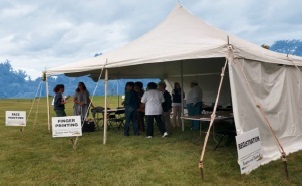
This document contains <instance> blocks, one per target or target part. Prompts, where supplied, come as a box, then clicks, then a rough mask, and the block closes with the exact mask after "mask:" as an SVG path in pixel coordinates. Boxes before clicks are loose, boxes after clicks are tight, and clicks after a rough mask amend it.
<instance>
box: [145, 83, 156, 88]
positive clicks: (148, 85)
mask: <svg viewBox="0 0 302 186" xmlns="http://www.w3.org/2000/svg"><path fill="white" fill-rule="evenodd" d="M147 88H148V90H151V89H157V84H156V83H154V82H149V83H148V84H147Z"/></svg>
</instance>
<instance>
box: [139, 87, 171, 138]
mask: <svg viewBox="0 0 302 186" xmlns="http://www.w3.org/2000/svg"><path fill="white" fill-rule="evenodd" d="M147 88H148V91H146V92H145V93H144V95H143V97H142V100H141V102H142V103H144V104H145V115H146V123H147V138H152V137H153V133H154V128H153V124H154V119H155V121H156V124H157V127H158V128H159V130H160V132H161V133H162V135H163V136H162V137H166V136H168V133H167V132H166V129H165V126H164V124H163V122H162V120H161V115H162V113H163V108H162V103H163V102H165V99H164V96H163V94H162V92H160V91H159V90H158V89H157V84H156V83H154V82H150V83H148V85H147Z"/></svg>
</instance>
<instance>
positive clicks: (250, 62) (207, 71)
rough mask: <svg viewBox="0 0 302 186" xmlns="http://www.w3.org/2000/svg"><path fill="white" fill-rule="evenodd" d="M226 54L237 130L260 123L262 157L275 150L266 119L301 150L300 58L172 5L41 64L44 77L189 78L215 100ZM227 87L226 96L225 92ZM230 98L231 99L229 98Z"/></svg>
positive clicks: (289, 146)
mask: <svg viewBox="0 0 302 186" xmlns="http://www.w3.org/2000/svg"><path fill="white" fill-rule="evenodd" d="M226 60H227V61H228V78H225V80H226V82H227V83H226V84H227V85H226V86H224V87H223V89H222V93H221V95H222V102H223V103H224V104H228V103H230V100H231V102H232V105H233V112H234V118H235V123H236V129H237V132H238V134H241V133H243V132H247V131H249V130H251V129H254V128H257V127H258V128H259V130H260V137H261V140H262V148H263V149H262V153H263V161H262V164H264V163H267V162H269V161H271V160H274V159H277V158H279V157H280V152H279V148H278V145H276V141H275V140H274V137H273V135H271V133H270V130H269V128H268V126H267V123H269V124H270V125H271V126H272V129H273V131H274V132H275V134H276V136H277V139H279V141H280V144H281V145H282V147H283V148H284V150H285V152H286V153H291V152H295V151H298V150H300V149H302V114H301V113H302V99H301V98H300V96H301V95H302V90H301V88H302V86H301V71H300V66H302V58H301V57H297V56H292V55H286V54H280V53H276V52H272V51H269V50H267V49H264V48H262V47H260V46H257V45H254V44H252V43H249V42H247V41H244V40H242V39H240V38H238V37H236V36H234V35H231V34H228V33H226V32H224V31H222V30H219V29H217V28H214V27H212V26H210V25H208V24H206V23H205V22H203V21H202V20H200V19H199V18H197V17H195V16H193V15H191V14H190V13H188V12H187V11H186V10H185V9H184V8H183V7H181V6H179V5H177V6H176V7H175V8H174V10H173V11H172V12H171V13H170V15H169V16H168V17H167V18H166V19H165V20H164V21H163V22H162V23H161V24H159V25H158V26H157V27H156V28H155V29H153V30H151V31H149V32H148V33H146V34H145V35H143V36H141V37H140V38H138V39H137V40H135V41H133V42H131V43H129V44H127V45H126V46H124V47H122V48H119V49H116V50H113V51H111V52H108V53H106V54H104V55H101V56H98V57H95V58H91V59H87V60H85V61H80V62H77V63H72V64H69V65H64V66H60V67H56V68H52V69H48V70H46V71H45V74H46V76H51V75H55V74H62V73H64V74H66V75H68V76H81V75H90V76H91V77H92V78H94V79H97V78H98V76H99V74H100V72H101V69H102V68H103V67H104V68H105V69H107V70H108V73H109V78H111V79H115V78H162V79H165V80H167V81H168V82H170V83H172V82H174V81H180V77H183V79H184V89H185V90H186V88H187V87H188V86H187V85H188V82H189V81H190V80H191V79H195V80H198V81H199V82H200V83H199V84H200V85H201V87H202V88H203V91H204V97H205V100H204V101H205V102H209V103H211V102H214V100H215V96H216V93H217V88H218V87H217V86H218V83H219V80H220V73H221V68H222V67H223V65H224V63H225V61H226ZM230 93H231V95H230ZM230 97H231V98H232V99H230Z"/></svg>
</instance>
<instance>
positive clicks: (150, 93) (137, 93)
mask: <svg viewBox="0 0 302 186" xmlns="http://www.w3.org/2000/svg"><path fill="white" fill-rule="evenodd" d="M53 91H54V92H55V97H54V111H55V113H56V116H57V117H63V116H66V113H65V104H66V103H69V101H67V100H66V99H64V97H63V96H62V94H63V92H64V85H63V84H58V85H56V86H55V87H54V89H53ZM89 96H90V95H89V91H88V90H87V88H86V86H85V84H84V83H83V82H79V83H78V87H77V88H76V90H75V94H74V98H73V103H74V107H73V109H74V111H73V114H74V115H75V116H81V118H82V120H84V119H85V118H86V117H87V116H88V114H89V107H93V105H92V103H91V100H90V98H89ZM184 98H185V93H184V91H183V90H182V89H181V86H180V84H179V83H178V82H175V83H174V88H173V90H172V96H171V94H170V93H169V92H168V91H167V90H166V83H165V82H164V81H160V82H159V83H155V82H149V83H148V84H147V88H146V91H144V89H143V83H142V82H139V81H138V82H135V83H134V82H127V83H126V86H125V100H124V102H123V104H124V107H125V118H126V119H125V120H126V121H125V126H124V135H125V136H129V130H130V123H132V125H133V130H134V135H135V136H137V135H139V131H140V132H145V121H146V135H147V138H152V137H153V135H154V120H155V121H156V125H157V127H158V129H159V130H160V132H161V134H162V137H166V136H168V135H171V134H172V127H173V128H174V127H177V126H178V127H180V126H181V118H180V117H181V114H182V107H181V105H182V100H183V99H184ZM186 103H187V109H188V114H189V116H193V115H198V114H200V112H201V107H202V90H201V88H200V87H199V86H198V82H196V81H192V82H191V89H190V90H189V92H188V95H187V97H186ZM172 111H173V117H172V124H171V120H170V115H171V112H172ZM191 127H192V129H193V130H197V129H199V122H198V121H191Z"/></svg>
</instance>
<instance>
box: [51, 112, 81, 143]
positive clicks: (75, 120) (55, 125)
mask: <svg viewBox="0 0 302 186" xmlns="http://www.w3.org/2000/svg"><path fill="white" fill-rule="evenodd" d="M74 136H82V126H81V117H80V116H65V117H53V118H52V137H54V138H56V137H74Z"/></svg>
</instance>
